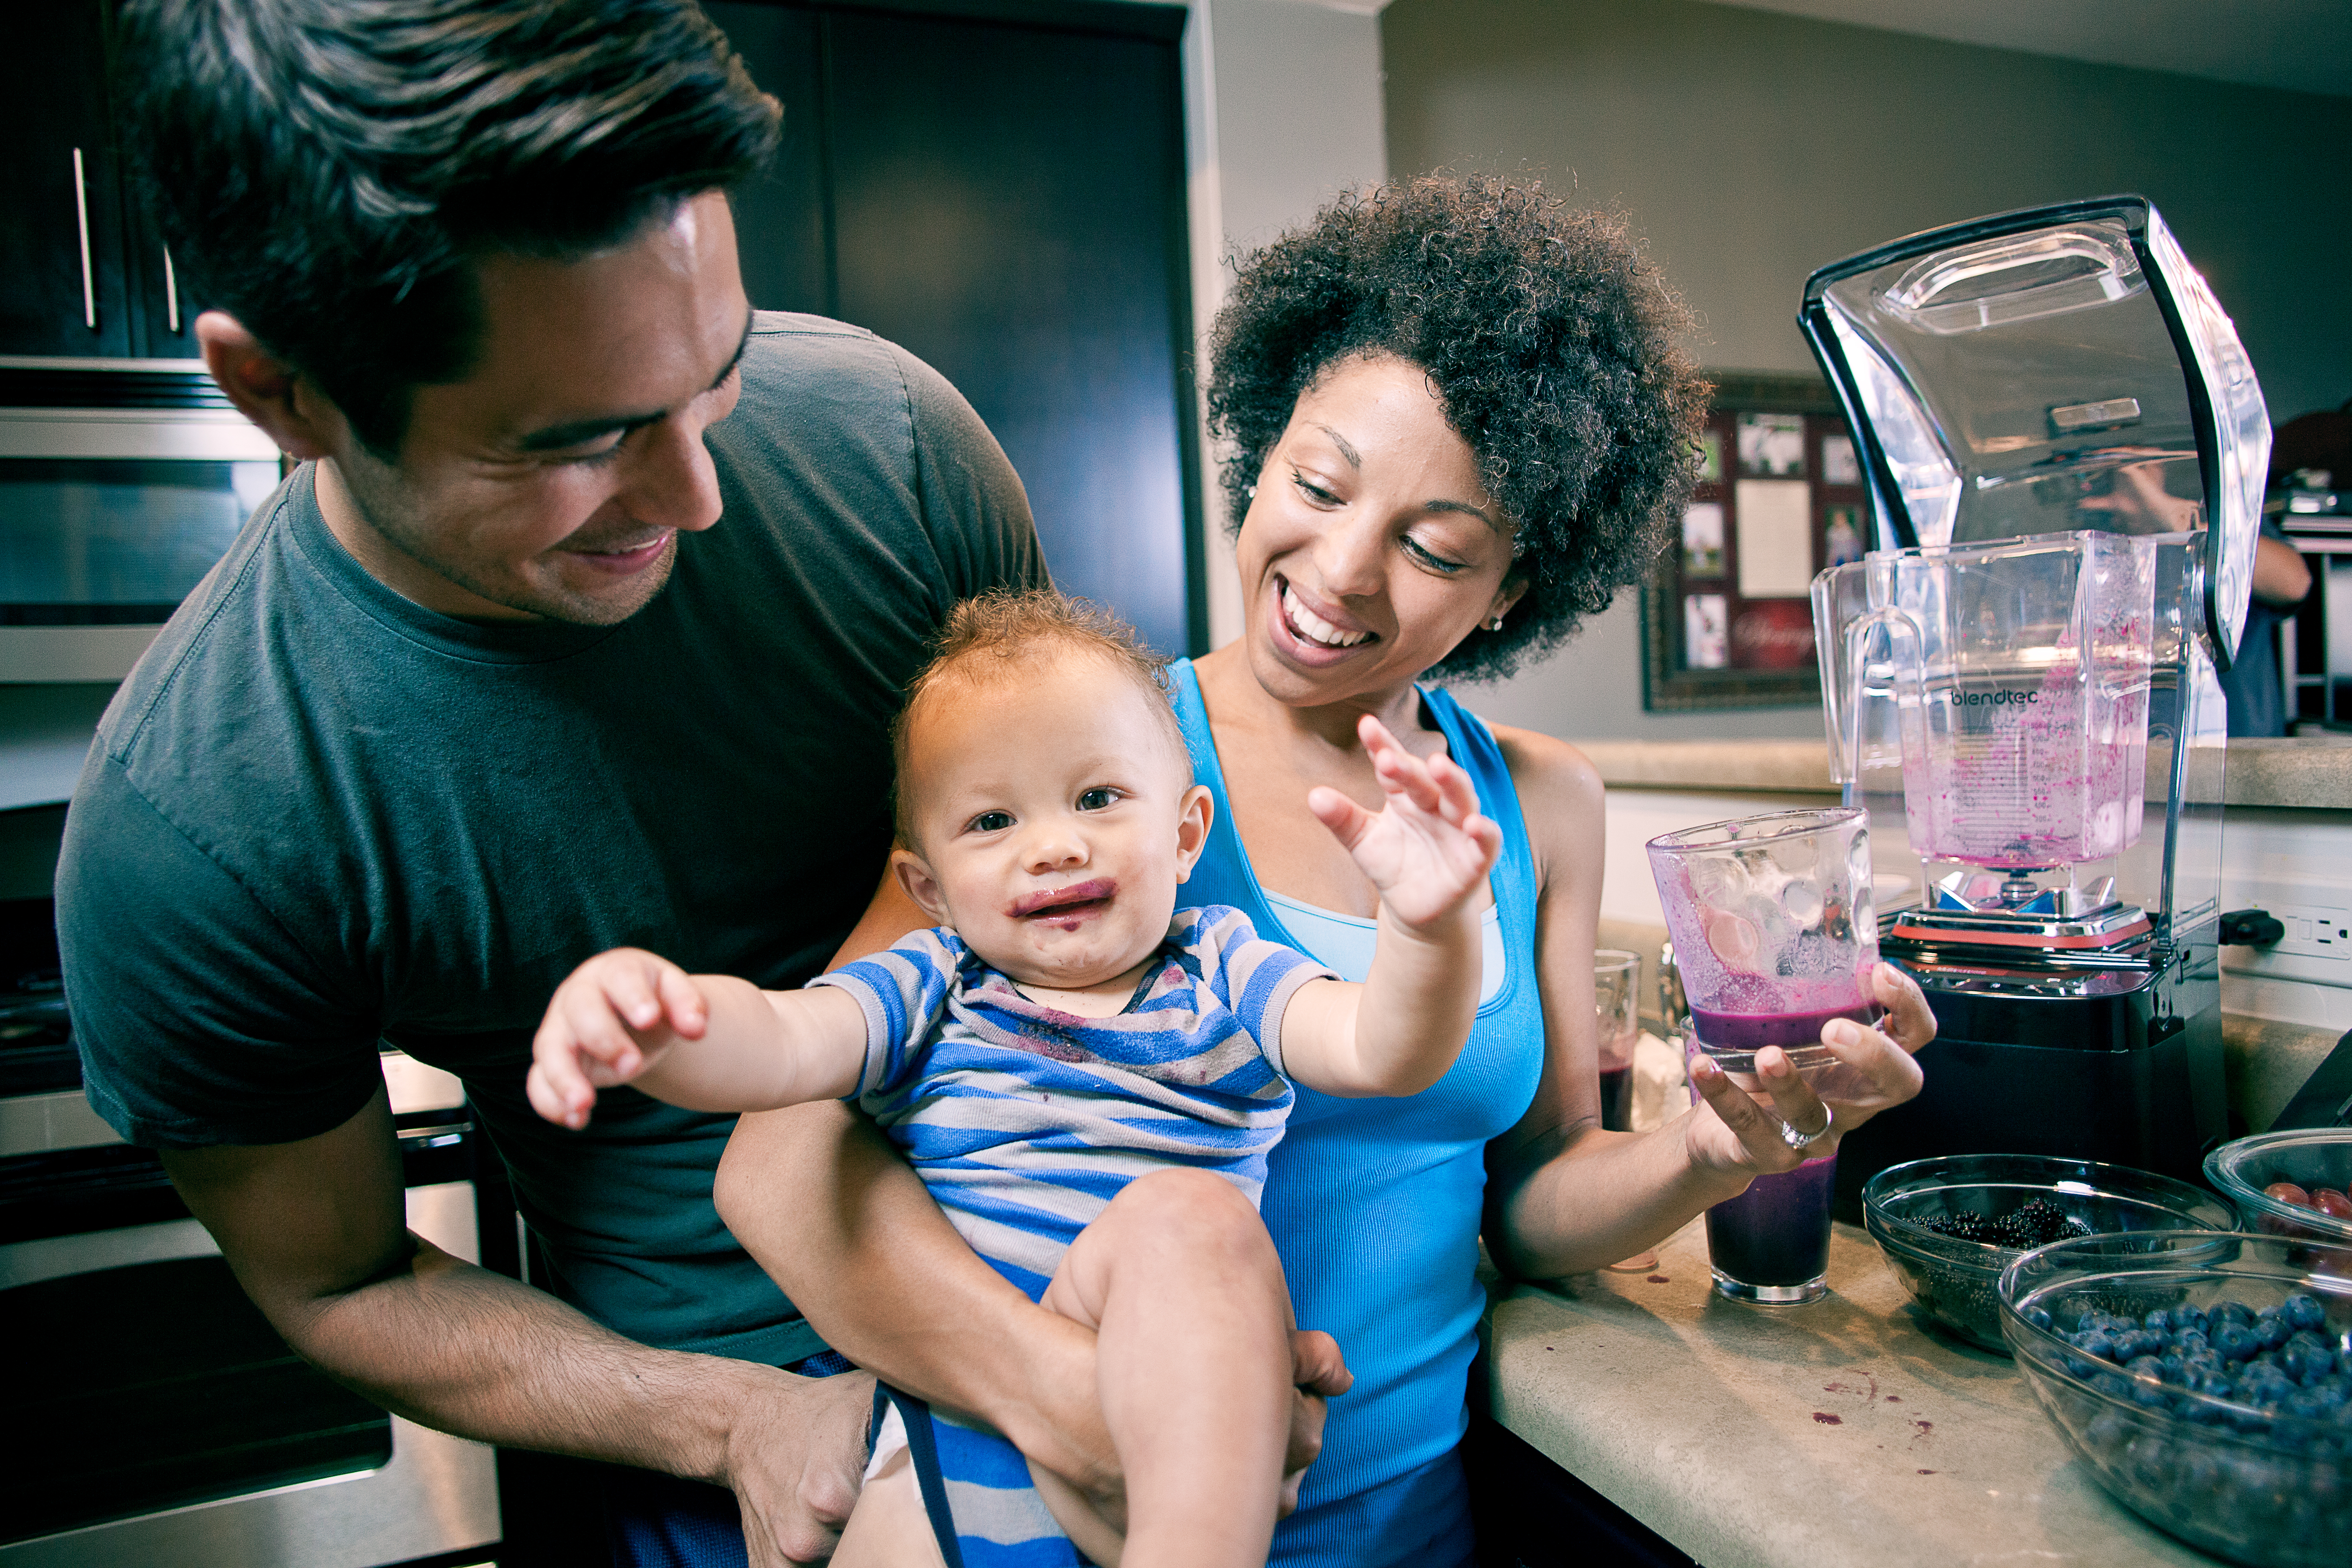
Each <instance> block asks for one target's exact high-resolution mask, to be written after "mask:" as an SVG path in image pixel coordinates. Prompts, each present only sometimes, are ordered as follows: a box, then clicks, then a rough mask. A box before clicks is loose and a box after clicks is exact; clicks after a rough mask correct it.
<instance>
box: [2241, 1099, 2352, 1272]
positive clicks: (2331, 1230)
mask: <svg viewBox="0 0 2352 1568" xmlns="http://www.w3.org/2000/svg"><path fill="white" fill-rule="evenodd" d="M2205 1179H2206V1180H2207V1181H2209V1182H2210V1183H2212V1184H2213V1186H2214V1188H2215V1190H2216V1191H2218V1192H2220V1193H2221V1195H2222V1196H2223V1197H2225V1198H2228V1199H2229V1200H2230V1201H2231V1203H2232V1204H2234V1205H2237V1209H2238V1228H2240V1229H2242V1230H2251V1231H2258V1232H2260V1233H2262V1234H2263V1235H2265V1236H2301V1237H2310V1238H2312V1239H2313V1240H2315V1241H2338V1242H2345V1243H2347V1244H2352V1195H2347V1189H2352V1128H2344V1127H2328V1128H2315V1129H2312V1130H2310V1131H2300V1132H2263V1133H2259V1134H2257V1135H2255V1136H2254V1137H2252V1138H2241V1139H2239V1140H2237V1141H2236V1142H2231V1143H2224V1144H2222V1145H2221V1147H2220V1148H2219V1149H2216V1150H2214V1151H2213V1152H2211V1153H2210V1154H2208V1155H2206V1156H2205Z"/></svg>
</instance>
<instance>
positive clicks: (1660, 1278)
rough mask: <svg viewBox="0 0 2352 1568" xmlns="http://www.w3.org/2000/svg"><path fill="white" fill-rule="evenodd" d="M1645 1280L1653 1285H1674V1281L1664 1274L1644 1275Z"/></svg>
mask: <svg viewBox="0 0 2352 1568" xmlns="http://www.w3.org/2000/svg"><path fill="white" fill-rule="evenodd" d="M1643 1278H1644V1279H1647V1280H1648V1281H1649V1282H1650V1283H1651V1284H1653V1285H1671V1284H1673V1283H1674V1281H1673V1280H1672V1279H1668V1278H1667V1277H1666V1276H1664V1275H1663V1274H1650V1275H1644V1276H1643Z"/></svg>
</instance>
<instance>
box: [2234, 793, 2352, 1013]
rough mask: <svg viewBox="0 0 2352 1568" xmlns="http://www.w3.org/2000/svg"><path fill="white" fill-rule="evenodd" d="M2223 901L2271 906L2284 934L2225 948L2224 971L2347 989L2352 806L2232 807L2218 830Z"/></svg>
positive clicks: (2350, 975) (2351, 985) (2350, 988)
mask: <svg viewBox="0 0 2352 1568" xmlns="http://www.w3.org/2000/svg"><path fill="white" fill-rule="evenodd" d="M2221 908H2223V909H2225V910H2269V911H2270V912H2271V913H2272V914H2273V916H2275V917H2276V918H2277V920H2278V921H2279V922H2280V923H2281V924H2283V925H2284V926H2285V927H2286V936H2285V938H2284V940H2283V941H2280V942H2273V943H2272V944H2271V945H2270V946H2268V947H2225V948H2223V949H2222V950H2221V969H2222V972H2223V973H2226V974H2231V975H2235V976H2238V977H2240V978H2241V979H2242V981H2257V982H2260V983H2262V984H2264V985H2268V986H2272V987H2273V988H2276V987H2278V986H2280V985H2285V986H2287V987H2290V988H2291V987H2293V986H2294V985H2295V984H2316V985H2321V986H2327V987H2332V988H2341V989H2340V990H2338V991H2337V992H2336V995H2337V996H2339V997H2344V996H2345V994H2347V993H2352V813H2342V812H2327V813H2322V812H2311V811H2295V812H2288V811H2252V810H2246V811H2241V810H2237V809H2234V808H2233V809H2232V810H2231V813H2230V816H2229V818H2228V821H2227V823H2226V825H2225V826H2224V827H2223V829H2222V837H2221ZM2273 1000H2275V998H2273ZM2304 1001H2305V1003H2307V1004H2309V1005H2311V1006H2315V1007H2316V1006H2320V1005H2321V999H2320V998H2316V997H2305V998H2304ZM2347 1001H2352V998H2347ZM2340 1005H2344V1004H2342V1003H2338V1002H2335V1001H2330V1002H2327V1003H2326V1007H2328V1008H2336V1007H2338V1006H2340ZM2260 1011H2262V1012H2263V1014H2264V1016H2272V1014H2273V1009H2272V1008H2270V1007H2267V1006H2266V1007H2264V1008H2262V1009H2260ZM2277 1016H2287V1015H2285V1014H2279V1015H2277ZM2295 1016H2301V1015H2300V1014H2297V1015H2295ZM2330 1016H2334V1014H2333V1013H2332V1012H2331V1013H2330Z"/></svg>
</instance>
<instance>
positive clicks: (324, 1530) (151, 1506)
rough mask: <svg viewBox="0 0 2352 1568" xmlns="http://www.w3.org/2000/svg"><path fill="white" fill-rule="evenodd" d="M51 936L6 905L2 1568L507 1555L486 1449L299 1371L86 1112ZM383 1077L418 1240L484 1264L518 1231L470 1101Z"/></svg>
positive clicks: (151, 1183)
mask: <svg viewBox="0 0 2352 1568" xmlns="http://www.w3.org/2000/svg"><path fill="white" fill-rule="evenodd" d="M50 920H51V915H50V909H49V902H48V900H46V899H36V900H12V901H10V902H7V903H0V1324H5V1331H6V1334H7V1339H8V1342H9V1344H10V1347H11V1350H12V1356H11V1370H10V1374H9V1377H8V1378H7V1380H6V1384H5V1394H0V1420H5V1425H6V1427H7V1429H8V1431H9V1432H10V1434H11V1436H12V1441H11V1444H10V1447H11V1449H12V1451H13V1452H14V1453H15V1454H16V1458H14V1459H12V1460H11V1461H10V1463H9V1467H8V1476H7V1479H6V1483H5V1492H6V1493H7V1496H8V1499H9V1500H8V1502H7V1505H6V1507H5V1509H0V1568H84V1565H89V1564H100V1563H103V1564H110V1565H119V1564H125V1563H138V1564H142V1568H151V1565H152V1568H217V1565H218V1564H223V1563H236V1564H240V1565H247V1564H251V1565H256V1568H260V1565H268V1564H287V1565H289V1568H293V1565H299V1568H383V1565H385V1564H394V1563H409V1562H412V1561H414V1560H415V1559H418V1558H426V1557H432V1558H436V1560H438V1561H442V1562H447V1561H452V1559H449V1558H446V1557H445V1556H443V1555H442V1554H446V1553H452V1552H468V1551H471V1550H473V1549H476V1548H486V1547H488V1545H489V1544H490V1543H494V1542H497V1541H498V1540H499V1492H498V1476H497V1469H496V1466H495V1462H494V1458H493V1453H492V1450H491V1449H490V1448H489V1447H487V1446H485V1445H482V1444H478V1443H472V1442H467V1441H466V1440H464V1439H462V1438H457V1437H452V1436H447V1435H446V1434H443V1433H439V1432H434V1431H430V1430H427V1429H426V1428H425V1427H422V1426H416V1425H415V1424H413V1423H411V1422H408V1421H405V1420H403V1419H402V1418H400V1417H399V1416H396V1415H387V1414H386V1413H385V1412H383V1411H382V1410H380V1409H378V1408H376V1407H375V1406H374V1405H370V1404H368V1403H367V1402H366V1401H365V1400H362V1399H361V1398H359V1397H358V1396H357V1395H355V1394H352V1393H350V1392H349V1391H347V1390H345V1389H343V1388H341V1386H340V1385H338V1384H334V1383H333V1382H331V1380H329V1379H328V1378H326V1377H325V1376H324V1375H323V1374H321V1373H318V1372H315V1371H313V1370H312V1369H311V1368H310V1367H309V1366H308V1365H306V1364H304V1363H302V1362H301V1361H300V1360H299V1358H297V1357H296V1356H295V1355H294V1353H293V1352H292V1351H291V1350H289V1348H288V1347H287V1345H286V1343H285V1342H284V1341H283V1340H281V1339H279V1338H278V1335H277V1334H276V1333H275V1332H274V1331H272V1330H271V1329H270V1327H269V1325H268V1322H267V1321H265V1320H264V1319H263V1318H262V1317H261V1315H260V1313H259V1312H258V1311H257V1310H255V1308H254V1307H253V1306H252V1304H251V1303H250V1302H249V1301H247V1299H246V1297H245V1295H244V1293H243V1291H242V1290H240V1289H238V1287H237V1285H236V1280H235V1279H233V1278H232V1277H231V1276H230V1274H229V1271H228V1268H227V1265H226V1263H225V1262H224V1261H223V1260H222V1259H221V1258H220V1256H219V1252H218V1249H217V1248H215V1247H214V1245H213V1242H212V1238H211V1237H209V1236H208V1235H207V1234H206V1233H205V1229H204V1227H203V1226H200V1225H198V1224H197V1223H196V1222H195V1221H194V1219H192V1218H189V1217H188V1216H187V1211H186V1210H185V1208H184V1207H183V1206H182V1205H180V1203H179V1201H178V1199H177V1197H176V1196H175V1195H174V1194H173V1191H172V1188H171V1185H170V1183H169V1182H168V1180H167V1179H166V1178H165V1177H164V1175H163V1168H162V1166H161V1164H160V1163H158V1162H157V1161H156V1160H155V1158H154V1157H153V1155H152V1154H151V1153H149V1152H146V1151H144V1150H141V1149H134V1148H131V1147H128V1146H126V1145H124V1144H123V1143H122V1142H121V1141H120V1140H119V1139H117V1138H116V1136H115V1134H114V1132H113V1131H112V1130H111V1129H110V1128H109V1127H107V1126H106V1124H105V1123H104V1122H102V1121H99V1120H98V1118H97V1117H96V1116H95V1115H93V1114H92V1113H91V1111H90V1110H89V1106H88V1104H87V1103H86V1102H85V1101H84V1100H83V1099H82V1095H81V1090H80V1087H79V1085H80V1073H79V1066H78V1064H77V1062H76V1059H75V1057H74V1053H73V1047H72V1044H71V1026H70V1022H69V1020H68V1017H67V1016H66V1012H65V1008H64V1005H63V995H62V989H61V986H60V983H59V979H58V973H57V968H56V946H55V937H54V928H53V926H52V925H51V924H50ZM383 1065H384V1076H385V1079H386V1081H387V1083H388V1085H389V1086H390V1089H391V1096H392V1104H393V1110H394V1117H395V1120H396V1121H397V1123H398V1125H399V1128H400V1141H401V1151H402V1156H403V1161H404V1166H405V1169H406V1177H407V1182H408V1194H407V1196H408V1223H409V1226H410V1227H411V1228H412V1229H414V1230H415V1231H416V1232H417V1233H418V1234H420V1235H422V1236H424V1237H427V1238H429V1239H430V1240H432V1241H433V1242H434V1243H435V1244H436V1246H439V1247H443V1248H445V1249H446V1250H447V1251H449V1252H451V1253H454V1254H456V1255H457V1256H458V1257H461V1258H467V1259H468V1260H473V1261H478V1260H479V1257H480V1254H481V1252H482V1251H483V1250H484V1249H483V1247H481V1246H480V1242H481V1241H482V1239H483V1237H484V1233H485V1229H486V1226H487V1227H488V1236H489V1239H490V1241H491V1242H492V1244H493V1250H495V1247H496V1244H497V1242H498V1241H499V1240H500V1239H501V1237H500V1236H499V1230H498V1228H497V1227H499V1226H504V1227H505V1232H506V1237H508V1238H510V1237H511V1227H512V1223H513V1222H512V1218H511V1211H510V1210H507V1211H504V1212H503V1213H500V1212H499V1210H498V1209H497V1208H496V1207H493V1208H492V1210H491V1211H490V1217H489V1218H488V1221H487V1222H486V1221H485V1219H484V1217H483V1215H482V1213H481V1211H480V1208H479V1204H478V1196H477V1184H476V1183H475V1181H474V1180H473V1175H474V1169H473V1162H474V1159H475V1157H476V1152H477V1145H476V1141H475V1137H474V1130H473V1126H472V1122H471V1119H470V1116H469V1114H468V1112H467V1109H466V1106H465V1100H464V1095H463V1093H462V1092H461V1091H460V1089H459V1088H458V1086H457V1080H456V1079H452V1078H450V1077H449V1076H448V1075H447V1074H446V1073H441V1072H438V1071H436V1070H435V1069H433V1068H426V1067H425V1066H424V1065H423V1064H421V1063H418V1062H415V1061H412V1060H410V1059H409V1058H405V1057H403V1056H400V1055H399V1054H397V1053H387V1054H386V1055H385V1057H384V1058H383ZM483 1157H484V1158H485V1159H490V1156H488V1153H487V1151H484V1152H483ZM492 1163H495V1162H494V1161H493V1162H492ZM507 1250H508V1251H509V1252H510V1251H511V1241H510V1239H509V1245H508V1248H507ZM483 1556H484V1557H485V1558H487V1557H488V1551H487V1550H485V1551H484V1552H483ZM456 1560H457V1561H464V1560H465V1559H456Z"/></svg>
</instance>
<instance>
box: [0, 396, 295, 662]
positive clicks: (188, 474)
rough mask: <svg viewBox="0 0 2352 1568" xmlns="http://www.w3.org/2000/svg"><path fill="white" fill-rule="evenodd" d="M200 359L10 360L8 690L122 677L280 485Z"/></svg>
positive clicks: (2, 422)
mask: <svg viewBox="0 0 2352 1568" xmlns="http://www.w3.org/2000/svg"><path fill="white" fill-rule="evenodd" d="M279 466H280V465H279V459H278V448H277V447H275V446H273V445H272V444H271V442H270V440H269V437H267V436H265V435H263V434H262V433H261V432H260V430H258V429H257V428H256V427H255V426H253V425H252V424H251V423H250V422H249V421H247V419H246V418H245V416H243V415H241V414H239V413H237V412H236V409H235V408H234V407H232V406H231V405H229V402H228V399H227V398H226V397H225V396H223V395H222V394H221V391H220V389H219V388H218V387H217V386H215V385H214V384H213V381H212V378H211V376H209V375H207V374H205V367H204V365H203V363H201V362H199V361H195V360H103V359H88V360H69V359H26V358H13V357H6V356H0V680H12V681H62V680H119V679H121V678H122V677H123V676H125V675H127V674H129V673H130V670H131V664H132V663H133V662H134V661H135V660H136V659H137V658H138V657H139V655H140V653H141V652H142V651H143V650H144V649H145V647H146V646H147V644H148V642H149V641H150V640H151V639H152V637H154V635H155V628H156V627H157V626H161V625H162V624H163V622H164V620H165V619H167V618H168V617H169V616H170V615H171V613H172V611H173V608H174V607H175V606H177V605H178V604H179V603H180V601H181V600H182V599H184V598H185V597H187V595H188V591H189V590H190V589H192V588H194V586H195V585H196V584H197V583H198V582H199V581H201V580H202V579H203V577H204V574H205V573H206V572H208V571H210V570H211V569H212V566H213V564H214V563H215V562H217V561H218V560H219V559H220V558H221V556H222V554H223V553H224V552H226V550H227V549H228V546H229V542H230V541H232V540H234V539H235V538H236V531H237V530H238V529H239V528H240V527H242V526H243V525H244V522H245V520H246V519H247V516H249V515H250V514H251V513H252V511H253V509H254V508H255V507H256V506H257V505H259V504H260V502H261V500H263V498H265V497H267V496H268V494H269V492H270V490H271V489H273V488H275V487H276V485H277V483H278V474H279Z"/></svg>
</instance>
